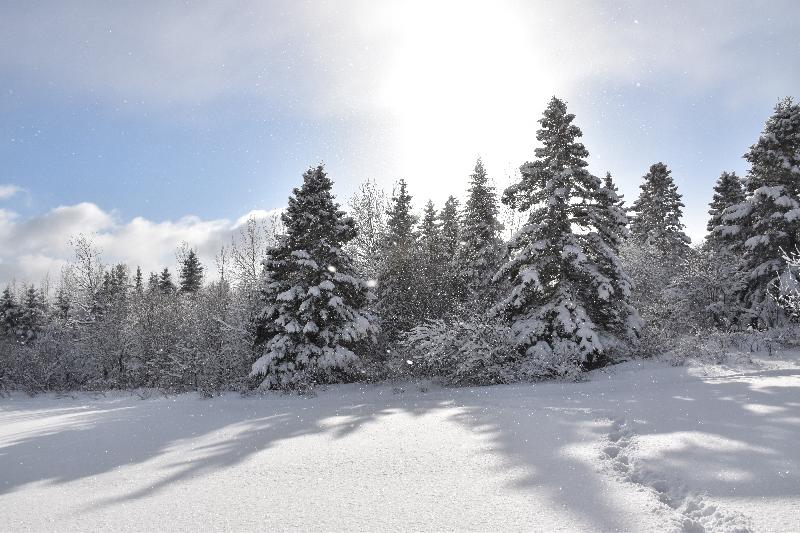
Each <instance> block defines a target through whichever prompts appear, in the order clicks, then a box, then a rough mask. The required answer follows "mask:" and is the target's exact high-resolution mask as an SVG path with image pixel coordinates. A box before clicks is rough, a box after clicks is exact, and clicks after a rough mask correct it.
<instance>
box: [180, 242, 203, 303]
mask: <svg viewBox="0 0 800 533" xmlns="http://www.w3.org/2000/svg"><path fill="white" fill-rule="evenodd" d="M202 285H203V265H201V264H200V260H199V259H198V258H197V254H196V253H195V252H194V250H189V252H188V253H187V254H186V257H185V258H184V259H183V263H182V264H181V277H180V289H181V292H182V293H189V294H194V293H196V292H197V291H199V290H200V287H202Z"/></svg>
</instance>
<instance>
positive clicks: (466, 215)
mask: <svg viewBox="0 0 800 533" xmlns="http://www.w3.org/2000/svg"><path fill="white" fill-rule="evenodd" d="M467 195H468V196H467V202H466V204H465V205H464V212H463V215H462V238H461V240H462V242H463V245H462V246H461V249H460V253H459V261H458V262H459V265H460V266H461V268H462V273H463V276H464V283H465V286H466V293H467V294H469V295H470V297H471V299H472V300H474V301H475V302H476V303H477V302H479V303H482V304H486V303H488V302H490V301H492V300H493V297H494V295H493V294H492V292H493V291H492V283H491V282H492V277H493V276H494V274H495V272H497V270H498V269H499V268H500V265H501V264H502V262H503V256H502V249H503V241H502V240H501V239H500V232H501V231H502V229H503V225H502V224H501V223H500V221H499V219H498V205H497V195H496V194H495V190H494V186H493V185H492V184H491V183H490V182H489V178H488V176H487V175H486V169H485V168H484V166H483V162H482V161H481V160H480V158H479V159H478V161H477V162H476V163H475V170H474V172H473V173H472V175H471V176H470V186H469V190H468V192H467Z"/></svg>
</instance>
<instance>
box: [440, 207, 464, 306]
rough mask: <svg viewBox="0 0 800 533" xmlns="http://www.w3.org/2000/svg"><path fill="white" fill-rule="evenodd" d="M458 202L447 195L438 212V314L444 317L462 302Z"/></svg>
mask: <svg viewBox="0 0 800 533" xmlns="http://www.w3.org/2000/svg"><path fill="white" fill-rule="evenodd" d="M459 219H460V213H459V203H458V200H457V199H456V198H455V197H454V196H448V197H447V200H445V202H444V207H443V208H442V210H441V211H440V212H439V224H440V226H441V232H440V233H441V252H442V261H441V269H442V272H441V288H440V290H439V295H440V298H441V304H440V308H439V316H441V317H444V316H447V315H451V314H453V313H456V312H458V308H459V306H460V305H461V304H462V303H463V302H464V299H465V298H464V297H465V294H466V292H465V283H464V275H463V271H462V268H461V264H460V263H459V256H460V253H461V221H460V220H459Z"/></svg>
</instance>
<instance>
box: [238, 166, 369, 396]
mask: <svg viewBox="0 0 800 533" xmlns="http://www.w3.org/2000/svg"><path fill="white" fill-rule="evenodd" d="M331 188H332V183H331V180H330V179H329V178H328V176H327V175H326V174H325V171H324V169H323V167H322V166H321V165H320V166H317V167H316V168H311V169H309V170H308V171H306V173H305V174H304V175H303V185H302V186H301V187H300V188H297V189H294V191H293V193H292V196H291V197H289V204H288V207H287V209H286V211H285V212H284V213H283V215H282V216H281V218H282V220H283V223H284V225H285V226H286V232H287V233H286V235H285V236H284V237H283V238H282V240H281V241H280V243H279V244H278V245H277V246H275V247H274V248H273V249H271V250H270V251H269V254H268V257H267V259H266V260H265V262H264V271H265V276H264V283H265V287H264V295H265V298H266V299H265V302H264V309H263V312H262V315H261V320H262V321H263V322H264V323H265V325H264V327H263V328H262V331H264V332H269V338H266V339H264V342H263V352H262V355H261V357H259V358H258V360H256V362H255V363H254V364H253V369H252V375H254V376H260V377H263V381H262V386H264V387H273V388H282V387H293V386H299V385H303V384H310V383H314V382H333V381H337V380H340V379H342V378H343V377H344V375H343V374H344V373H345V372H347V371H348V369H349V368H350V367H351V366H352V365H353V364H354V363H355V362H356V355H355V354H354V353H353V351H352V350H351V347H352V346H353V345H354V344H355V343H357V342H358V341H361V340H363V339H365V338H368V337H371V336H372V335H373V334H374V328H373V325H372V324H371V319H370V316H369V314H368V313H367V312H366V306H367V304H368V302H369V300H370V292H369V289H368V287H367V283H366V282H365V281H363V280H361V279H358V278H356V277H355V276H354V275H353V264H352V260H351V259H350V257H349V256H348V255H347V254H346V253H344V252H343V251H342V247H343V246H344V245H346V244H347V243H348V242H350V241H351V240H352V239H353V238H354V237H355V235H356V230H355V222H354V221H353V219H352V218H349V217H346V216H345V214H344V212H343V211H340V210H339V205H338V204H336V203H335V201H334V196H333V194H332V193H331Z"/></svg>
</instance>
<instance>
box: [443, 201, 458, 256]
mask: <svg viewBox="0 0 800 533" xmlns="http://www.w3.org/2000/svg"><path fill="white" fill-rule="evenodd" d="M458 207H459V205H458V200H457V199H456V198H455V196H448V197H447V200H446V201H445V202H444V207H443V208H442V210H441V212H440V213H439V226H440V228H441V231H440V233H441V242H442V251H443V253H444V254H445V257H447V258H454V257H455V256H456V255H457V254H458V252H459V248H460V247H461V223H460V221H459V213H458Z"/></svg>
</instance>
